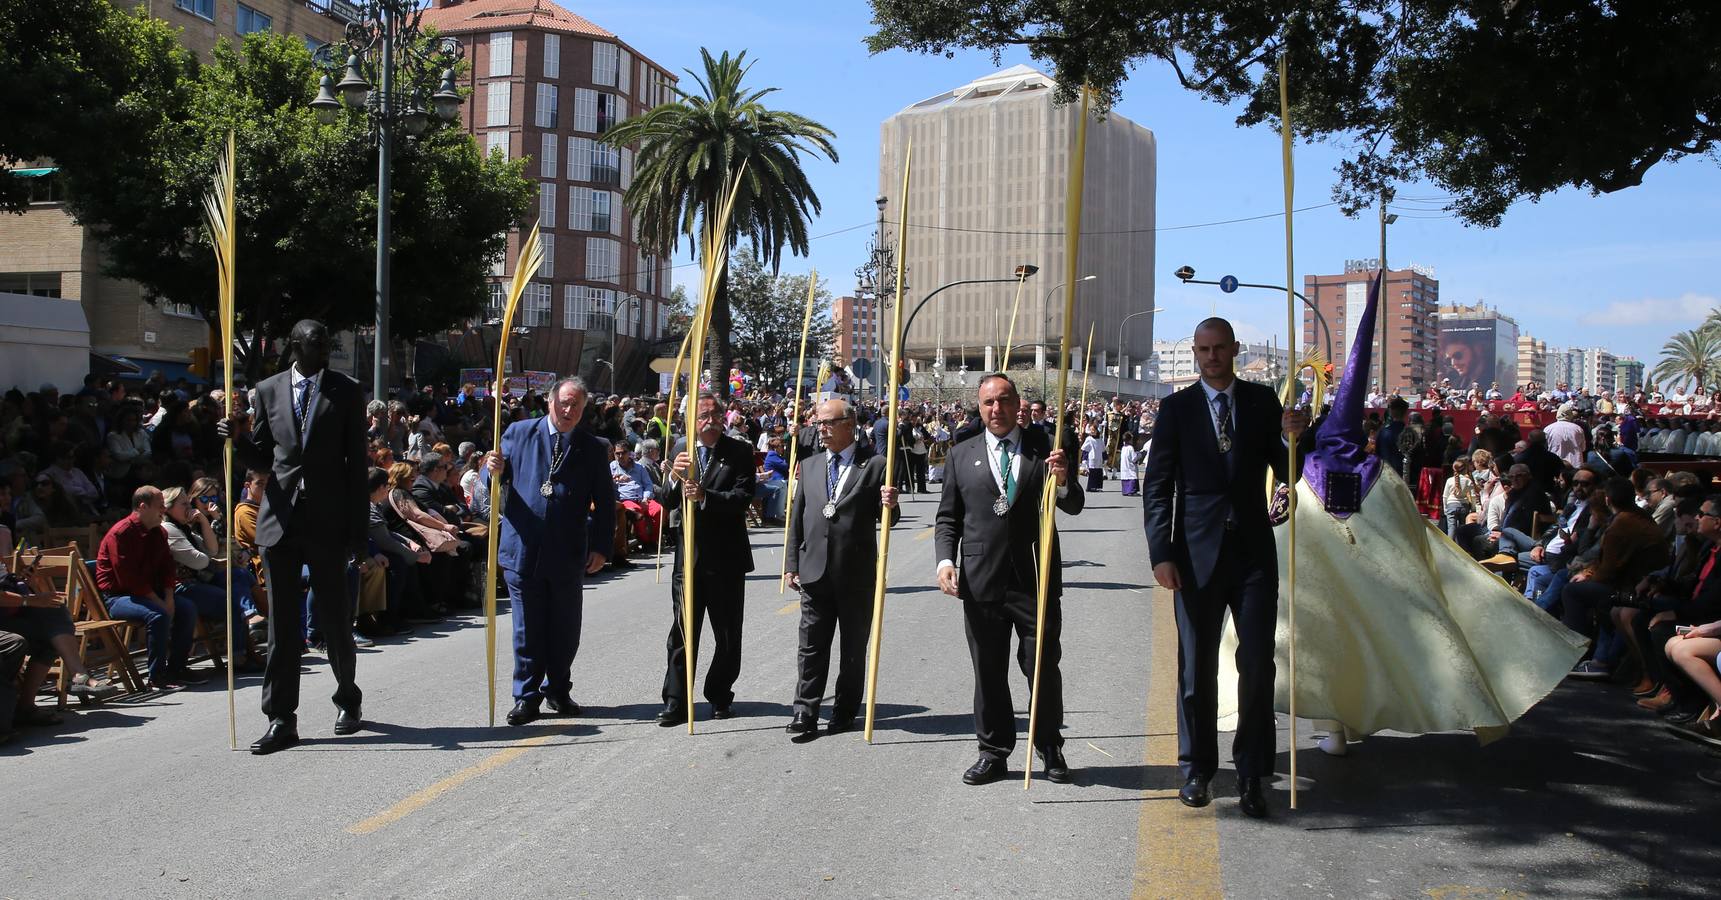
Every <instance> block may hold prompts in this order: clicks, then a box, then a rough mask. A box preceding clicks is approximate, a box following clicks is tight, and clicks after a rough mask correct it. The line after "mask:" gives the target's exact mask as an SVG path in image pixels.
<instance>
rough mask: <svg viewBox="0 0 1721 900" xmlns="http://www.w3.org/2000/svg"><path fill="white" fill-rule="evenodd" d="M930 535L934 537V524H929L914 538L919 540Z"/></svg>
mask: <svg viewBox="0 0 1721 900" xmlns="http://www.w3.org/2000/svg"><path fill="white" fill-rule="evenodd" d="M929 537H932V526H930V525H929V526H927V528H926V530H925V531H922V532H921V533H919V534H917V535H915V536H914V539H915V540H917V541H924V540H926V539H927V538H929Z"/></svg>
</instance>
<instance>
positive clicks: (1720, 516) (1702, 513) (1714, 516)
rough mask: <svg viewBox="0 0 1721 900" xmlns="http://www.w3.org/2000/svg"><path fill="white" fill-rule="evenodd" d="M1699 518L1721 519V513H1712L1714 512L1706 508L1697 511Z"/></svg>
mask: <svg viewBox="0 0 1721 900" xmlns="http://www.w3.org/2000/svg"><path fill="white" fill-rule="evenodd" d="M1697 518H1699V519H1721V514H1718V513H1712V512H1709V511H1707V510H1704V511H1700V512H1698V513H1697Z"/></svg>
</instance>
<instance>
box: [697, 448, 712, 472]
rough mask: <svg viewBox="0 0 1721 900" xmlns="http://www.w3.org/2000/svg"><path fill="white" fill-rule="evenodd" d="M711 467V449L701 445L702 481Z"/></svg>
mask: <svg viewBox="0 0 1721 900" xmlns="http://www.w3.org/2000/svg"><path fill="white" fill-rule="evenodd" d="M710 467H711V448H710V447H707V446H705V445H704V444H700V445H699V477H700V478H701V479H703V478H704V477H705V471H706V470H707V469H709V468H710Z"/></svg>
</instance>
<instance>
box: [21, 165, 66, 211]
mask: <svg viewBox="0 0 1721 900" xmlns="http://www.w3.org/2000/svg"><path fill="white" fill-rule="evenodd" d="M13 177H22V178H23V179H24V180H25V181H26V182H28V184H26V187H27V188H28V190H29V191H30V202H31V203H64V202H66V183H65V182H64V181H61V180H60V173H59V172H55V171H49V172H43V173H42V174H40V175H24V176H16V175H15V176H13Z"/></svg>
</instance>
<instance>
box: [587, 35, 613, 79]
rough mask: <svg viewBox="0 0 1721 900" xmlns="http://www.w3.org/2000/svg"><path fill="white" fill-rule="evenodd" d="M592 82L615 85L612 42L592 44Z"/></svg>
mask: <svg viewBox="0 0 1721 900" xmlns="http://www.w3.org/2000/svg"><path fill="white" fill-rule="evenodd" d="M592 83H593V84H607V85H611V86H614V85H615V83H616V46H615V45H614V44H595V43H594V44H592Z"/></svg>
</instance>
